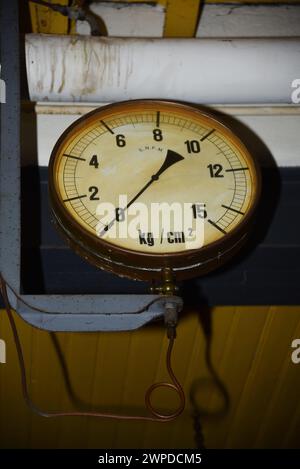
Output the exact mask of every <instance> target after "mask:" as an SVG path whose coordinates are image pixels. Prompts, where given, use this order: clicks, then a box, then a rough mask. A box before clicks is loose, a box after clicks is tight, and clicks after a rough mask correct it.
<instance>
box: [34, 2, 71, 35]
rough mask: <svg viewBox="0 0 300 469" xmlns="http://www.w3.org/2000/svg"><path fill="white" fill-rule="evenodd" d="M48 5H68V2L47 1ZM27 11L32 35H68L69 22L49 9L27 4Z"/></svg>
mask: <svg viewBox="0 0 300 469" xmlns="http://www.w3.org/2000/svg"><path fill="white" fill-rule="evenodd" d="M48 1H49V2H50V3H59V4H61V5H68V4H69V1H68V0H48ZM29 11H30V18H31V25H32V32H33V33H44V34H68V32H69V20H68V18H67V17H66V16H63V15H61V14H60V13H58V12H57V11H53V10H51V8H48V7H44V6H42V5H38V4H36V3H33V2H29Z"/></svg>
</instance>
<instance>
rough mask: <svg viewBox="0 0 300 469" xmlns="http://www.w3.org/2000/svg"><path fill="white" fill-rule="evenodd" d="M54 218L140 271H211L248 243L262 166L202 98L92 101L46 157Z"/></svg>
mask: <svg viewBox="0 0 300 469" xmlns="http://www.w3.org/2000/svg"><path fill="white" fill-rule="evenodd" d="M49 193H50V202H51V208H52V212H53V215H54V219H55V221H56V224H57V225H58V227H59V229H60V231H61V232H62V233H63V234H64V236H65V237H66V239H67V240H68V242H69V244H70V245H71V247H72V248H73V249H75V251H76V252H77V253H79V254H80V255H81V256H83V257H84V258H85V259H87V260H88V261H90V262H91V263H93V264H94V265H96V266H98V267H100V268H103V269H105V270H108V271H112V272H114V273H116V274H119V275H124V276H128V277H130V278H134V279H142V280H155V279H159V278H160V277H161V273H162V271H163V270H164V269H170V270H171V271H172V273H173V275H174V276H175V278H176V279H177V280H181V279H185V278H189V277H192V276H196V275H200V274H204V273H207V272H208V271H210V270H212V269H214V268H216V267H218V266H219V265H222V264H223V263H224V262H225V261H226V260H228V259H229V258H230V257H232V256H233V255H234V253H235V252H236V251H237V250H238V249H239V248H240V247H241V246H242V244H243V242H244V241H245V239H246V237H247V235H248V233H249V231H250V228H251V225H252V221H253V218H254V214H255V209H256V207H257V202H258V199H259V194H260V173H259V169H258V166H257V164H256V162H255V159H254V156H253V155H250V153H249V151H248V150H247V149H246V147H245V146H244V144H243V143H242V142H241V141H240V139H239V138H238V136H237V135H236V134H235V133H234V132H232V131H231V130H230V129H229V128H228V127H227V126H226V125H224V123H222V121H221V120H219V118H216V117H215V116H214V115H213V114H210V113H208V112H206V111H205V112H204V111H203V110H201V109H199V108H198V107H196V106H191V105H187V104H182V103H178V102H172V101H160V100H135V101H126V102H121V103H115V104H112V105H108V106H105V107H101V108H99V109H96V110H95V111H93V112H90V113H89V114H87V115H84V116H83V117H81V118H80V119H79V120H77V121H76V122H75V123H74V124H72V125H71V126H70V127H69V128H68V129H67V130H66V131H65V132H64V133H63V135H62V136H61V137H60V138H59V140H58V142H57V143H56V145H55V148H54V150H53V152H52V155H51V159H50V166H49Z"/></svg>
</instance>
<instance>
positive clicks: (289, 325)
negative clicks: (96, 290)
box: [0, 307, 300, 448]
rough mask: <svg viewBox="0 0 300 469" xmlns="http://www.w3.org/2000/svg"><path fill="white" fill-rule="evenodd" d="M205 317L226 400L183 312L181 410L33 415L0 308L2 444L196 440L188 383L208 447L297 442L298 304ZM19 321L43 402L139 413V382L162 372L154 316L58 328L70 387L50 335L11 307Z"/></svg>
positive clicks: (183, 443)
mask: <svg viewBox="0 0 300 469" xmlns="http://www.w3.org/2000/svg"><path fill="white" fill-rule="evenodd" d="M203 318H204V319H202V321H203V320H204V323H209V320H210V319H211V322H212V348H211V350H212V360H213V363H214V365H215V369H216V371H217V373H218V375H219V378H220V380H221V381H222V383H223V385H224V386H225V388H226V390H227V392H228V395H229V398H230V406H229V408H228V409H227V410H226V411H222V407H224V406H223V399H222V398H221V397H220V396H221V395H220V392H219V391H218V387H217V386H216V382H215V381H214V379H213V378H212V376H211V375H210V373H209V372H208V370H207V366H206V363H205V358H204V355H205V354H204V351H205V343H206V341H205V338H204V334H203V328H202V326H201V325H200V322H201V321H199V316H198V314H197V313H196V312H190V313H185V314H184V315H183V316H182V317H181V321H180V324H179V328H178V338H177V341H176V346H175V351H174V352H175V353H174V360H173V363H174V368H175V370H176V373H177V374H178V377H179V379H180V380H181V382H182V383H183V384H184V388H185V392H186V395H187V404H188V405H187V409H186V411H185V413H184V415H182V416H181V417H180V418H179V419H178V420H177V421H175V422H171V423H137V422H131V423H128V422H115V421H109V420H96V419H89V418H62V419H52V420H49V419H44V418H42V417H39V416H36V415H33V414H32V413H31V412H30V411H29V410H28V409H27V408H26V406H25V404H24V402H23V399H22V396H21V387H20V377H19V369H18V363H17V358H16V352H15V348H14V345H13V342H12V337H11V333H10V330H9V326H8V321H7V318H6V316H5V313H4V312H3V311H2V312H1V316H0V338H2V339H4V340H5V341H6V343H7V363H6V364H0V447H2V448H5V447H33V448H39V447H51V448H54V447H62V448H63V447H74V448H75V447H84V448H87V447H98V448H113V447H138V448H143V447H148V448H149V447H158V448H159V447H164V448H176V447H178V448H180V447H191V448H193V447H195V445H196V443H195V435H194V430H193V420H192V417H191V414H192V406H191V403H190V399H189V395H190V391H191V389H192V390H193V396H194V398H195V399H196V401H197V405H198V407H200V408H201V409H202V412H204V413H205V414H206V415H204V416H202V417H201V424H202V428H203V434H204V439H205V444H206V446H207V447H209V448H214V447H216V448H248V447H249V448H251V447H276V448H277V447H297V445H298V447H300V444H299V442H300V439H299V434H300V402H299V395H300V364H299V365H295V364H293V363H292V361H291V352H292V349H291V342H292V340H293V339H294V338H300V307H280V308H279V307H237V308H234V307H232V308H231V307H218V308H214V309H213V310H211V311H208V312H205V314H204V316H203ZM17 325H18V328H19V331H20V334H21V339H22V342H23V345H24V350H25V358H26V363H27V373H28V379H29V383H30V392H31V395H32V397H33V399H34V401H36V402H37V403H38V404H39V405H40V406H41V407H43V408H46V409H48V410H59V409H66V408H67V409H73V408H75V407H78V406H80V407H81V408H89V406H91V407H93V408H99V409H100V410H109V409H112V410H114V411H123V412H138V413H139V412H142V411H143V408H144V392H145V390H146V388H147V387H148V386H149V385H150V384H151V383H153V382H154V381H157V380H161V379H165V378H166V373H165V365H164V356H165V350H166V345H167V343H166V339H165V337H164V332H163V328H162V327H161V326H160V324H155V325H150V326H147V327H145V328H144V329H141V330H139V331H134V332H130V333H127V332H126V333H99V334H96V333H92V334H80V333H78V334H70V333H69V334H67V333H64V334H62V333H59V334H57V335H56V336H57V340H58V342H59V345H60V347H61V350H62V353H63V356H64V358H65V361H66V365H67V368H68V373H69V376H70V380H71V384H70V387H71V388H72V389H71V390H70V389H68V386H67V385H66V382H65V380H64V378H63V373H62V369H61V365H60V362H59V360H58V357H57V355H56V352H55V347H54V344H53V341H52V340H51V338H50V335H49V334H48V333H47V332H44V331H40V330H37V329H33V328H31V327H30V326H29V325H27V324H26V323H24V322H23V321H22V320H21V319H19V318H18V317H17ZM71 391H72V392H73V401H74V402H75V404H74V402H73V404H72V399H71V397H70V392H71ZM154 401H155V402H159V403H161V404H163V407H165V408H166V409H167V408H169V405H170V403H174V402H175V401H174V402H173V401H172V399H170V395H169V394H168V393H167V391H163V392H162V393H161V394H158V395H157V396H156V398H155V399H154ZM218 409H219V410H218ZM223 410H224V409H223Z"/></svg>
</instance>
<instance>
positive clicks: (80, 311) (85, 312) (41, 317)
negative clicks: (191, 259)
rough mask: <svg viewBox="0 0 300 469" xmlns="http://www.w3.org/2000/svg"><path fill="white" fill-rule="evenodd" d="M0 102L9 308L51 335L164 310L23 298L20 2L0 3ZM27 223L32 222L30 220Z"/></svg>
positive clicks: (150, 300) (141, 304)
mask: <svg viewBox="0 0 300 469" xmlns="http://www.w3.org/2000/svg"><path fill="white" fill-rule="evenodd" d="M0 32H1V35H0V47H1V58H0V62H1V78H2V79H3V80H4V82H5V85H6V103H1V137H0V145H1V158H0V270H1V273H2V275H3V277H4V279H5V281H6V282H7V284H8V285H9V287H10V288H8V297H9V300H10V303H11V306H12V307H13V308H14V309H15V310H16V311H17V313H18V314H19V315H20V316H21V317H22V318H23V319H24V320H25V321H27V322H28V323H30V324H31V325H33V326H35V327H38V328H42V329H47V330H51V331H108V330H111V331H112V330H114V331H116V330H131V329H137V328H139V327H141V326H142V325H143V324H145V323H147V322H149V321H151V320H152V319H154V318H157V317H159V316H162V315H163V314H164V312H165V306H164V304H165V301H166V300H165V299H164V298H163V297H160V296H158V295H37V296H33V295H22V294H21V293H20V292H21V285H20V277H21V275H20V270H21V241H22V240H21V198H20V193H21V180H20V167H21V158H20V157H21V148H20V65H19V57H20V55H19V28H18V1H17V0H11V1H9V2H7V1H5V2H4V1H3V2H0ZM28 223H30V220H28Z"/></svg>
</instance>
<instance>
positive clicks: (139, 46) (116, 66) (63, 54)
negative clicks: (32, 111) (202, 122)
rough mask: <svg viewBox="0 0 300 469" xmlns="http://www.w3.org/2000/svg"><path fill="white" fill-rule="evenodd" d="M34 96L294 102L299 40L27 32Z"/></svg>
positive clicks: (93, 99) (49, 98)
mask: <svg viewBox="0 0 300 469" xmlns="http://www.w3.org/2000/svg"><path fill="white" fill-rule="evenodd" d="M26 64H27V76H28V84H29V92H30V98H31V99H32V100H33V101H65V102H70V101H71V102H72V101H85V102H97V101H121V100H125V99H137V98H165V99H179V100H185V101H191V102H197V103H210V104H214V103H220V104H232V103H233V104H237V103H243V104H246V103H286V104H288V103H291V93H292V91H293V88H292V87H291V84H292V82H293V80H295V79H296V78H300V38H283V39H282V38H281V39H136V38H134V39H133V38H130V39H122V38H97V37H90V36H75V37H74V36H48V35H35V34H29V35H27V36H26Z"/></svg>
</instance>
